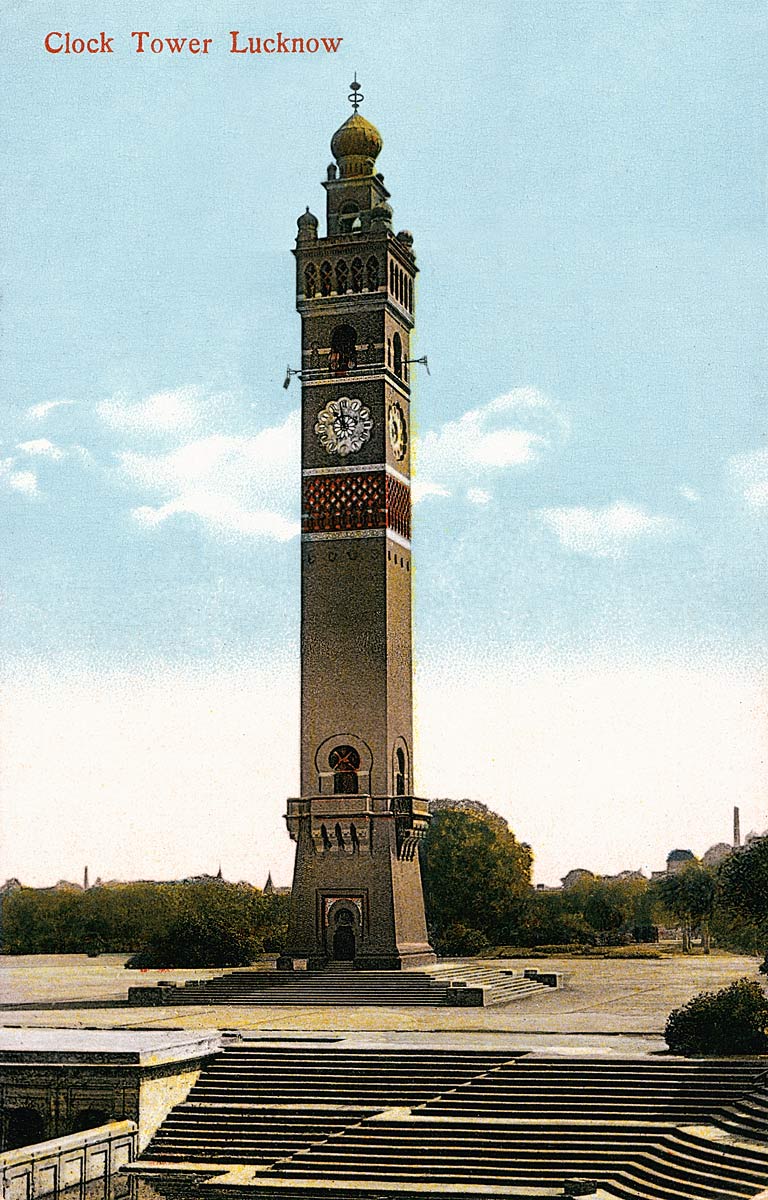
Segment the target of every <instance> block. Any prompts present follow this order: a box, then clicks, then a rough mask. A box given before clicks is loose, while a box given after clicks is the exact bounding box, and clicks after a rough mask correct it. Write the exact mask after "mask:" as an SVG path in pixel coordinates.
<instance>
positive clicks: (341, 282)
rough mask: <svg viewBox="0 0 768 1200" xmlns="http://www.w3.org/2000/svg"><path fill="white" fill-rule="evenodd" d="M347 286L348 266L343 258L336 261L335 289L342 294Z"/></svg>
mask: <svg viewBox="0 0 768 1200" xmlns="http://www.w3.org/2000/svg"><path fill="white" fill-rule="evenodd" d="M348 286H349V268H348V266H347V264H346V262H345V261H344V259H343V258H340V259H339V261H338V262H337V263H336V291H337V292H338V293H339V295H340V296H343V295H344V293H345V292H346V290H347V287H348Z"/></svg>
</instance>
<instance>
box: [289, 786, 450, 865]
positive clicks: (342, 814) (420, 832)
mask: <svg viewBox="0 0 768 1200" xmlns="http://www.w3.org/2000/svg"><path fill="white" fill-rule="evenodd" d="M429 819H430V812H429V801H428V800H422V799H419V798H418V797H416V796H371V795H333V796H330V795H326V796H301V797H296V798H292V799H289V801H288V811H287V813H286V815H285V820H286V824H287V826H288V833H289V834H290V836H291V839H292V840H293V841H294V842H298V840H299V835H300V833H303V834H304V835H307V834H308V835H309V837H310V838H311V840H312V842H313V844H314V847H315V850H316V851H317V853H320V854H323V853H347V854H357V853H368V854H370V853H373V845H374V828H375V827H376V826H381V825H383V824H387V825H389V826H390V828H391V827H392V825H394V832H395V838H396V842H397V854H398V858H400V859H403V860H410V859H412V858H413V857H414V856H415V853H416V850H417V848H418V843H419V842H420V841H421V840H422V839H423V838H424V837H425V836H426V833H427V829H428V828H429Z"/></svg>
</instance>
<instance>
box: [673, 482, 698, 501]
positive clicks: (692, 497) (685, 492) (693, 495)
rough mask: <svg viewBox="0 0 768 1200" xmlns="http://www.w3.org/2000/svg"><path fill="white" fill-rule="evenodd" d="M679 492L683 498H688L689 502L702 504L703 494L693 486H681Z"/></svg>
mask: <svg viewBox="0 0 768 1200" xmlns="http://www.w3.org/2000/svg"><path fill="white" fill-rule="evenodd" d="M677 490H678V493H679V495H680V496H682V498H683V500H687V501H688V503H689V504H701V495H700V493H699V492H697V491H696V490H695V488H692V487H685V486H684V487H679V488H678V489H677Z"/></svg>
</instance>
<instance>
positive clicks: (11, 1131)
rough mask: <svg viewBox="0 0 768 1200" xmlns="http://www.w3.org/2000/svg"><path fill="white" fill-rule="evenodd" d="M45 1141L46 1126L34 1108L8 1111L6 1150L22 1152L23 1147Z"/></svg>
mask: <svg viewBox="0 0 768 1200" xmlns="http://www.w3.org/2000/svg"><path fill="white" fill-rule="evenodd" d="M44 1141H45V1124H44V1122H43V1118H42V1117H41V1116H40V1113H39V1112H37V1110H36V1109H34V1108H10V1109H9V1110H8V1117H7V1124H6V1133H5V1146H4V1147H3V1149H4V1150H20V1149H21V1147H22V1146H34V1145H35V1143H36V1142H44Z"/></svg>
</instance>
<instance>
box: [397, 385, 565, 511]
mask: <svg viewBox="0 0 768 1200" xmlns="http://www.w3.org/2000/svg"><path fill="white" fill-rule="evenodd" d="M566 434H567V423H566V421H565V420H564V419H563V417H562V416H561V415H560V414H559V413H558V412H557V410H556V408H555V406H554V405H553V403H552V401H551V400H550V399H549V398H548V397H547V396H545V395H544V394H543V392H540V391H538V390H537V389H536V388H530V387H525V388H515V389H514V390H513V391H511V392H507V393H505V394H504V395H503V396H497V397H496V398H495V399H494V400H491V401H489V402H488V403H487V404H484V405H481V406H480V407H479V408H472V409H469V411H468V412H465V413H464V415H463V416H461V417H459V418H458V420H456V421H449V422H447V423H446V424H445V425H443V426H442V427H441V428H440V429H438V430H430V431H429V432H427V433H425V434H423V435H422V436H420V437H419V438H418V439H416V445H415V471H416V478H417V480H419V481H420V488H421V495H422V496H423V495H450V491H448V490H446V488H445V481H447V480H453V479H458V478H459V477H462V476H463V477H464V478H466V475H467V472H474V473H475V474H481V475H482V474H487V473H488V472H489V471H493V470H504V469H507V468H510V467H522V466H527V465H529V464H531V463H534V462H536V461H537V460H539V459H540V458H541V457H542V455H543V454H544V453H545V452H546V450H547V449H548V448H549V447H550V446H551V445H552V442H553V440H554V439H555V438H557V439H562V437H563V436H565V435H566Z"/></svg>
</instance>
